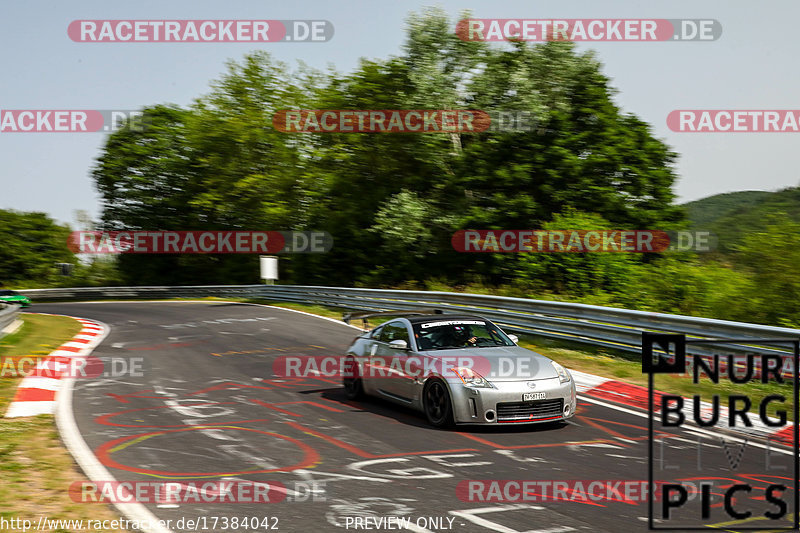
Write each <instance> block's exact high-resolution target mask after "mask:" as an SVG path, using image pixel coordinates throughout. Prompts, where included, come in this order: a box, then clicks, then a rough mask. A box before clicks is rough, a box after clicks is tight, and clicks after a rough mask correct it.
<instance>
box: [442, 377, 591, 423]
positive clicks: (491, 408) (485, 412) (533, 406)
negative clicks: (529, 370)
mask: <svg viewBox="0 0 800 533" xmlns="http://www.w3.org/2000/svg"><path fill="white" fill-rule="evenodd" d="M528 383H534V384H535V387H534V388H531V387H530V386H529V385H528ZM492 385H494V388H474V387H467V386H464V385H461V384H451V393H452V401H453V416H454V418H455V421H456V423H457V424H482V425H498V424H539V423H543V422H553V421H556V420H565V419H567V418H571V417H572V416H573V415H574V414H575V406H576V397H575V380H574V379H570V381H568V382H567V383H561V382H559V380H558V378H552V379H538V380H525V381H504V382H493V383H492ZM529 392H543V393H545V398H544V399H543V400H533V401H523V399H522V398H523V396H522V395H523V394H525V393H529Z"/></svg>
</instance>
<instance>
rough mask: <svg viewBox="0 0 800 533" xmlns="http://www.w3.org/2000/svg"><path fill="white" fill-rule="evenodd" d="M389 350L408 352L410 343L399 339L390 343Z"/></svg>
mask: <svg viewBox="0 0 800 533" xmlns="http://www.w3.org/2000/svg"><path fill="white" fill-rule="evenodd" d="M389 348H391V349H392V350H408V343H407V342H406V341H404V340H403V339H397V340H395V341H392V342H390V343H389Z"/></svg>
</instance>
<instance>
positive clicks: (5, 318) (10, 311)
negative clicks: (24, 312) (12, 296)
mask: <svg viewBox="0 0 800 533" xmlns="http://www.w3.org/2000/svg"><path fill="white" fill-rule="evenodd" d="M19 310H20V306H18V305H8V304H4V303H0V337H3V335H5V333H3V330H4V329H5V328H6V327H8V326H9V325H10V324H12V323H13V322H14V321H15V320H16V319H17V316H18V315H19Z"/></svg>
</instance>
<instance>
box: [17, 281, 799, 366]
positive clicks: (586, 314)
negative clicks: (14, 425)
mask: <svg viewBox="0 0 800 533" xmlns="http://www.w3.org/2000/svg"><path fill="white" fill-rule="evenodd" d="M19 292H20V293H22V294H25V295H26V296H28V297H30V298H31V300H33V301H34V302H42V301H58V300H104V299H105V300H108V299H160V298H164V299H166V298H197V297H207V296H216V297H222V298H253V299H261V300H269V301H283V302H296V303H304V304H319V305H324V306H328V307H336V308H342V309H347V310H370V311H371V310H375V311H392V310H408V309H420V308H435V309H443V310H446V311H449V312H460V313H469V314H478V315H481V316H484V317H486V318H488V319H490V320H492V321H494V322H496V323H497V324H499V325H501V326H503V328H504V329H506V330H509V331H513V332H517V333H528V334H534V335H539V336H543V337H548V338H553V339H562V340H568V341H573V342H580V343H585V344H591V345H595V346H602V347H606V348H613V349H617V350H624V351H629V352H635V353H640V352H641V339H642V337H641V334H642V331H655V332H665V333H683V334H685V335H687V336H688V337H689V338H722V339H731V338H734V339H736V341H732V342H725V343H719V344H717V345H716V346H715V348H714V350H713V352H712V351H711V348H708V347H706V348H702V347H699V346H696V347H692V349H691V352H692V353H697V354H699V355H711V354H712V353H725V352H727V353H733V354H747V353H759V354H764V353H766V354H779V355H781V356H786V357H789V356H791V350H790V349H789V346H787V347H786V348H785V349H784V348H783V346H780V345H778V346H776V345H763V344H762V345H759V344H758V343H757V341H756V340H757V339H764V338H770V339H786V340H787V341H793V340H797V339H798V338H800V330H798V329H790V328H782V327H773V326H763V325H758V324H748V323H744V322H731V321H727V320H716V319H710V318H699V317H691V316H682V315H669V314H664V313H653V312H647V311H634V310H630V309H617V308H613V307H601V306H596V305H586V304H576V303H567V302H552V301H545V300H531V299H527V298H510V297H503V296H490V295H482V294H463V293H453V292H437V291H400V290H387V289H352V288H341V287H318V286H304V285H206V286H179V287H85V288H68V289H34V290H25V291H19ZM751 339H752V340H753V342H748V341H749V340H751Z"/></svg>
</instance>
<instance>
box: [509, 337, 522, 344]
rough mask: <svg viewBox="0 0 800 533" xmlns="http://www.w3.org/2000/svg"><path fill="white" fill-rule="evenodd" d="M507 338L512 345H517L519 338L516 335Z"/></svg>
mask: <svg viewBox="0 0 800 533" xmlns="http://www.w3.org/2000/svg"><path fill="white" fill-rule="evenodd" d="M508 338H509V339H511V342H513V343H514V344H517V343H518V342H519V337H517V336H516V335H509V336H508Z"/></svg>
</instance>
